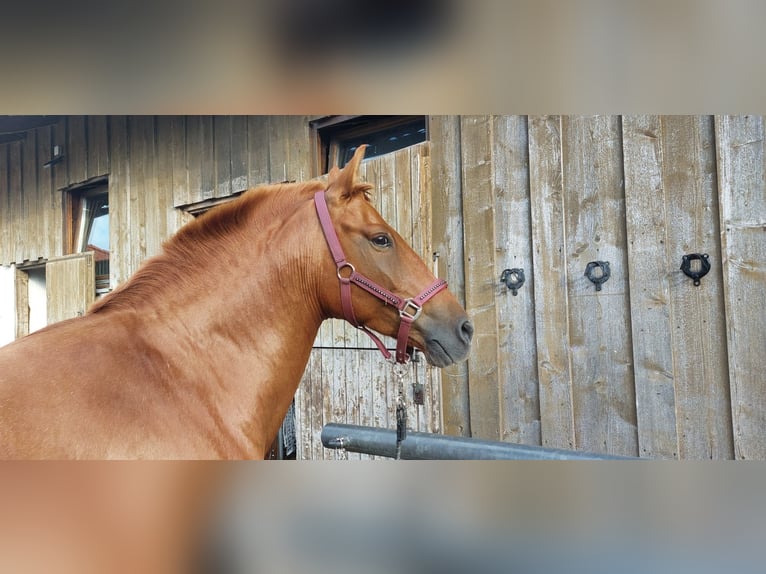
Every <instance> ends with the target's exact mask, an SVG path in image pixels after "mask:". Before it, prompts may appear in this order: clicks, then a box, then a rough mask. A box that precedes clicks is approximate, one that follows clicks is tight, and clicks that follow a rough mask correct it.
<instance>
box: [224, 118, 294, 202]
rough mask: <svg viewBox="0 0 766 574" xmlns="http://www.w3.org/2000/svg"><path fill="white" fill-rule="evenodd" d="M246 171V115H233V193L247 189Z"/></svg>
mask: <svg viewBox="0 0 766 574" xmlns="http://www.w3.org/2000/svg"><path fill="white" fill-rule="evenodd" d="M247 172H248V153H247V116H234V117H232V118H231V190H232V192H233V193H237V192H239V191H244V190H246V189H247ZM301 181H303V180H301Z"/></svg>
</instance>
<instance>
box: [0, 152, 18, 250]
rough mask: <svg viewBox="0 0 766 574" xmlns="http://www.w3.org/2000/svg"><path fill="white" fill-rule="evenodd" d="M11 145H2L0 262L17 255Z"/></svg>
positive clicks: (0, 158)
mask: <svg viewBox="0 0 766 574" xmlns="http://www.w3.org/2000/svg"><path fill="white" fill-rule="evenodd" d="M10 151H11V150H10V146H8V145H4V146H0V263H1V264H4V265H7V264H9V263H12V262H13V260H14V257H15V256H16V250H15V246H14V244H15V242H16V238H15V234H13V231H14V230H15V228H16V224H15V222H14V217H13V215H14V212H13V206H12V203H11V201H12V199H11V191H10V184H11V181H10V180H11V170H10V163H9V161H10V155H11V154H10Z"/></svg>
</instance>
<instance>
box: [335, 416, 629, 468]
mask: <svg viewBox="0 0 766 574" xmlns="http://www.w3.org/2000/svg"><path fill="white" fill-rule="evenodd" d="M322 444H323V445H324V446H325V447H326V448H331V449H344V450H347V451H349V452H359V453H363V454H371V455H375V456H385V457H389V458H396V431H395V430H392V429H384V428H377V427H366V426H359V425H346V424H339V423H330V424H327V425H325V426H324V428H323V429H322ZM400 458H402V459H405V460H490V459H491V460H500V459H502V460H638V459H636V458H634V457H625V456H616V455H610V454H600V453H590V452H580V451H573V450H563V449H555V448H544V447H540V446H528V445H523V444H515V443H510V442H500V441H488V440H479V439H473V438H466V437H456V436H447V435H443V434H431V433H421V432H412V431H408V432H407V438H405V439H404V440H403V441H402V444H401V453H400Z"/></svg>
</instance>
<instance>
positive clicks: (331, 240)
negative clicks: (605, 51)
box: [314, 191, 447, 363]
mask: <svg viewBox="0 0 766 574" xmlns="http://www.w3.org/2000/svg"><path fill="white" fill-rule="evenodd" d="M314 205H315V206H316V210H317V215H318V216H319V223H320V224H321V225H322V231H323V232H324V236H325V239H326V240H327V245H328V246H329V248H330V253H332V257H333V259H334V260H335V266H336V267H337V272H338V279H339V280H340V302H341V306H342V307H343V316H344V317H345V319H346V321H348V322H349V323H351V324H352V325H353V326H354V327H356V328H357V329H360V330H361V331H364V332H365V333H367V335H369V337H370V338H371V339H372V341H373V342H374V343H375V346H377V347H378V349H379V350H380V352H381V353H383V356H384V357H385V358H386V359H390V358H391V353H390V352H389V351H388V349H386V346H385V345H384V344H383V342H382V341H381V340H380V339H379V338H378V337H377V336H376V335H375V334H374V333H373V332H372V331H370V330H369V329H368V328H367V327H365V326H364V325H360V324H359V322H358V321H357V320H356V317H355V316H354V308H353V306H352V304H351V284H352V283H353V284H355V285H357V286H358V287H361V288H362V289H364V290H365V291H367V292H368V293H371V294H372V295H374V296H375V297H377V298H378V299H380V300H381V301H383V302H384V303H385V304H386V305H392V306H393V307H396V308H397V309H398V310H399V317H400V318H401V322H400V323H399V334H398V335H397V338H396V362H397V363H406V362H407V361H409V359H410V356H409V354H408V353H407V340H408V338H409V334H410V327H412V324H413V323H414V322H415V320H416V319H417V318H418V317H420V312H421V311H422V310H423V305H424V304H425V303H426V301H428V300H429V299H431V298H432V297H433V296H434V295H436V294H437V293H438V292H439V291H441V290H442V289H446V288H447V282H446V281H444V280H442V279H437V280H436V281H434V282H433V283H432V284H431V285H429V286H428V287H427V288H426V289H425V290H423V292H422V293H420V295H417V296H415V297H412V298H411V299H402V298H401V297H399V296H398V295H394V294H393V293H391V291H389V290H388V289H386V288H384V287H381V286H380V285H378V284H377V283H375V282H374V281H373V280H372V279H369V278H367V277H365V276H364V275H362V274H361V273H357V271H356V269H355V268H354V266H353V265H352V264H351V263H349V262H348V261H346V255H345V254H344V253H343V248H342V247H341V245H340V240H339V239H338V235H337V233H335V227H333V224H332V219H330V211H329V209H328V208H327V198H326V197H325V192H324V191H318V192H316V194H314Z"/></svg>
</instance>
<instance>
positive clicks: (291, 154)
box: [283, 115, 312, 181]
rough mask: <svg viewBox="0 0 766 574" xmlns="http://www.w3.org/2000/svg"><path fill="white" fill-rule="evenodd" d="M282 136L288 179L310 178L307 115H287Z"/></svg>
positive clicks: (304, 179)
mask: <svg viewBox="0 0 766 574" xmlns="http://www.w3.org/2000/svg"><path fill="white" fill-rule="evenodd" d="M285 127H286V132H285V134H283V137H284V138H285V140H286V141H287V142H289V144H288V147H287V177H286V179H287V180H288V181H306V180H308V179H310V178H311V176H312V173H311V160H312V158H311V149H310V145H309V144H310V141H309V137H310V134H309V118H308V116H299V115H295V116H287V117H286V121H285Z"/></svg>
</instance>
